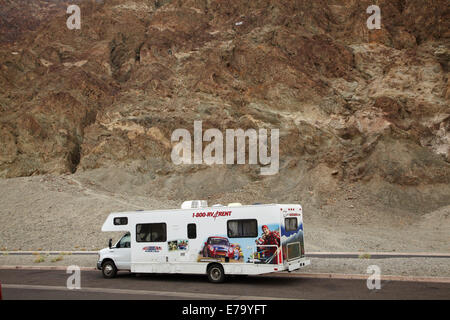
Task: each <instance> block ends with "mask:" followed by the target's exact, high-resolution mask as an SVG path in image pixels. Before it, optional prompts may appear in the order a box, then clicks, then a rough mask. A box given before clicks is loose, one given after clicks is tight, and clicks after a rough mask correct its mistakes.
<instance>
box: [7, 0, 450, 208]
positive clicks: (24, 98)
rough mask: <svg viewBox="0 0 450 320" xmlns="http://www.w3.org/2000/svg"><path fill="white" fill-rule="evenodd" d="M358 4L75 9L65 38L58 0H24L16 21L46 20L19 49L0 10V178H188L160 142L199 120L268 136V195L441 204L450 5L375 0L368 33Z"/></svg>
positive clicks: (245, 175) (446, 157) (26, 32)
mask: <svg viewBox="0 0 450 320" xmlns="http://www.w3.org/2000/svg"><path fill="white" fill-rule="evenodd" d="M3 2H4V1H3ZM371 2H373V1H348V0H346V1H344V0H332V1H325V0H318V1H307V0H295V1H293V0H281V1H269V0H264V1H263V0H257V1H250V2H249V1H242V0H230V1H195V0H190V1H159V0H158V1H145V0H142V1H131V0H130V1H116V0H104V1H84V2H81V4H80V7H81V15H82V27H81V30H69V29H68V28H67V27H66V19H67V17H68V15H67V14H65V10H66V8H67V7H66V4H65V3H64V2H62V1H33V2H32V3H34V5H33V6H34V7H33V8H30V9H29V10H28V11H27V10H22V13H21V14H22V15H26V14H29V15H30V17H33V16H36V15H35V13H36V12H40V14H41V15H40V17H43V16H44V13H43V11H42V10H44V12H47V13H48V12H51V14H46V15H45V17H46V18H45V19H41V20H39V19H35V20H33V21H35V22H33V26H32V27H30V26H22V27H21V28H22V29H20V30H19V31H17V34H19V33H20V35H21V38H17V39H15V38H14V37H12V34H10V33H9V32H10V30H11V23H12V22H11V19H12V18H11V17H13V20H14V21H16V20H18V19H24V18H26V17H23V16H20V17H16V16H15V14H16V13H17V12H16V11H14V10H11V7H10V6H1V8H0V13H1V17H2V20H0V21H1V23H0V32H1V37H0V40H1V41H2V42H3V43H2V45H1V47H0V115H1V117H0V131H1V135H0V176H1V177H6V178H8V177H15V176H26V175H33V174H43V173H71V172H72V173H73V172H75V171H77V170H90V169H95V168H106V167H111V166H114V167H130V168H133V170H137V171H138V172H141V173H142V174H147V173H150V174H152V175H153V174H156V175H159V176H161V175H163V176H164V177H165V178H166V179H169V178H170V177H173V178H174V179H175V178H176V177H179V176H180V174H181V173H183V175H184V177H185V178H184V179H187V178H186V177H188V176H190V175H194V174H197V173H198V172H199V171H202V170H206V171H208V170H212V168H209V167H205V166H191V167H186V166H181V167H180V166H175V165H173V164H172V162H171V159H170V153H171V143H170V137H171V133H172V132H173V130H175V129H176V128H186V129H188V130H190V131H191V132H192V130H193V123H194V120H202V121H203V129H204V130H206V129H208V128H218V129H220V130H222V131H223V132H224V130H225V129H227V128H242V129H248V128H255V129H258V128H279V129H280V174H279V176H278V177H267V178H266V179H267V182H268V183H269V184H270V183H272V184H273V186H274V189H277V190H278V192H279V194H290V193H291V192H293V193H295V192H298V193H299V194H303V192H306V191H305V190H306V189H304V188H305V187H304V184H305V183H307V182H308V181H309V183H310V186H311V187H312V188H319V189H320V190H321V191H322V192H324V193H327V192H330V191H331V190H330V189H333V188H334V187H333V186H334V185H336V184H339V183H344V184H350V183H358V184H361V185H364V186H366V187H367V188H368V190H372V191H373V192H374V194H375V195H377V194H383V193H384V192H388V191H387V190H391V191H389V192H388V193H395V192H400V193H401V195H399V196H398V197H402V199H408V200H407V201H406V200H403V201H400V200H399V201H396V200H392V202H390V203H391V204H393V205H395V204H398V205H403V204H404V203H409V204H411V206H412V207H416V208H417V205H419V207H420V208H423V207H426V206H425V204H424V201H425V202H427V201H428V203H430V201H431V202H432V203H433V206H440V205H444V204H448V203H450V197H448V194H450V187H449V185H450V133H449V129H450V107H449V99H450V93H449V90H448V89H449V80H448V61H449V49H450V48H449V47H450V41H449V39H450V26H449V21H450V19H449V18H450V17H449V15H450V14H449V8H448V2H447V1H446V0H441V1H440V0H434V1H430V2H429V3H428V4H427V6H426V7H424V6H423V1H421V0H385V1H383V0H380V1H378V5H379V6H380V8H381V18H382V20H381V22H382V25H381V26H382V28H381V29H380V30H369V29H368V28H367V26H366V20H367V18H368V17H369V15H368V14H367V13H366V9H367V7H368V6H370V5H371V4H372V3H371ZM6 3H9V4H11V3H12V2H11V1H6ZM63 4H64V5H63ZM50 5H51V7H50ZM23 6H24V8H26V6H27V4H26V3H24V4H23ZM30 6H31V5H30ZM42 8H44V9H42ZM50 8H51V10H50ZM27 12H28V13H27ZM38 16H39V15H38ZM30 30H34V31H30ZM12 38H13V39H12ZM12 40H16V42H15V43H12V42H11V41H12ZM214 170H219V171H220V172H222V173H225V175H226V172H228V171H230V172H231V171H232V172H233V175H234V174H236V175H238V176H239V177H240V178H239V179H238V178H236V179H235V180H236V181H237V180H239V181H241V183H242V184H245V183H249V181H253V180H258V179H260V178H261V177H258V175H257V171H256V170H253V168H252V167H251V166H238V167H237V168H236V167H233V168H229V167H226V166H223V167H219V168H214ZM235 170H237V172H236V171H235ZM206 171H205V172H206ZM283 177H285V178H286V180H283ZM245 181H247V182H245ZM283 181H286V183H284V182H283ZM287 181H289V182H288V183H287ZM324 181H325V182H326V183H324ZM220 183H221V182H217V184H220ZM275 186H276V188H275ZM212 187H214V184H213V185H212ZM436 190H439V191H438V192H436ZM211 192H213V191H211ZM193 195H197V193H195V192H193ZM198 195H205V196H208V195H209V194H198ZM417 195H422V197H421V198H420V199H418V198H417V197H416V196H417ZM396 197H397V196H396V195H394V196H392V198H396ZM405 197H406V198H405ZM414 199H415V200H414ZM292 200H295V199H294V198H292Z"/></svg>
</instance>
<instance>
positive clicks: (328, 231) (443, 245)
mask: <svg viewBox="0 0 450 320" xmlns="http://www.w3.org/2000/svg"><path fill="white" fill-rule="evenodd" d="M117 177H119V175H117ZM109 184H111V182H110V177H103V176H102V175H101V174H97V176H95V174H94V173H93V172H89V173H81V174H75V175H61V176H54V175H45V176H32V177H22V178H13V179H0V191H1V194H2V196H1V197H0V251H8V250H9V251H20V250H22V251H24V250H29V251H37V250H40V251H42V250H51V251H56V250H58V251H59V250H62V251H85V250H87V251H96V250H99V249H101V248H104V247H106V246H107V242H108V239H109V238H113V240H116V239H118V238H119V237H120V236H121V235H122V234H119V233H104V232H101V230H100V229H101V226H102V224H103V222H104V220H105V218H106V217H107V215H108V214H109V213H110V212H115V211H127V210H134V209H142V208H146V209H150V210H151V209H162V208H177V207H179V204H180V203H179V202H180V201H179V200H174V199H161V198H156V197H152V196H150V195H148V196H145V193H143V192H141V191H139V190H137V189H136V190H137V191H136V190H135V189H133V181H132V180H127V179H123V181H122V180H120V181H114V185H120V186H121V189H120V191H119V190H116V189H114V187H112V186H110V185H109ZM126 188H128V189H129V190H130V191H129V192H125V191H124V189H126ZM134 191H136V192H134ZM138 191H139V192H138ZM244 193H245V190H244V191H242V192H241V196H242V194H244ZM235 198H237V199H239V198H238V197H237V195H236V197H235V195H234V194H226V195H223V198H218V199H214V202H215V201H217V202H219V203H227V200H228V199H235ZM244 200H245V199H244ZM250 201H251V200H249V199H248V200H247V202H244V201H243V203H251V202H250ZM341 203H343V202H340V201H336V203H335V204H334V205H327V206H324V207H322V208H316V207H314V206H310V205H309V204H308V203H307V202H305V204H304V205H303V207H304V212H305V216H304V224H305V246H306V251H307V252H308V251H318V252H361V253H365V252H428V253H450V243H449V241H448V230H450V206H447V207H442V208H440V209H439V210H436V211H433V212H429V213H426V214H423V215H420V216H418V215H417V214H407V213H400V214H397V212H395V213H394V212H389V211H388V210H386V208H384V209H380V208H377V207H374V208H369V207H364V205H362V204H361V205H360V206H355V207H354V208H352V209H351V210H350V209H349V207H348V204H347V203H346V204H345V206H340V204H341ZM302 204H303V203H302ZM370 210H372V211H370ZM54 257H55V256H49V257H44V260H45V261H44V262H41V263H35V262H34V260H36V257H35V256H0V265H8V264H13V265H16V264H30V265H44V264H45V265H70V264H77V265H80V266H95V263H96V261H95V260H96V257H95V256H68V255H66V256H63V259H62V260H61V261H56V262H51V260H52V259H53V258H54ZM448 261H449V260H448V259H435V258H414V259H413V258H408V259H400V258H399V259H393V258H391V259H368V260H364V259H324V258H312V266H310V267H308V268H307V269H305V271H307V272H312V273H314V272H334V273H357V274H365V273H366V270H367V266H368V265H370V264H377V265H379V266H380V268H381V269H382V272H383V273H384V274H393V275H417V276H449V270H450V268H449V267H450V265H449V262H448Z"/></svg>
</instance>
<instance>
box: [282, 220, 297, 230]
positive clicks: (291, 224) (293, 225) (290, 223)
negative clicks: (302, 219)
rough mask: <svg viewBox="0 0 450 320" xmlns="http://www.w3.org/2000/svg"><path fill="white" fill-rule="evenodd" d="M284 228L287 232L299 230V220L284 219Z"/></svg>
mask: <svg viewBox="0 0 450 320" xmlns="http://www.w3.org/2000/svg"><path fill="white" fill-rule="evenodd" d="M284 226H285V228H286V231H297V228H298V224H297V218H286V219H284Z"/></svg>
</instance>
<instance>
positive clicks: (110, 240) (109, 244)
mask: <svg viewBox="0 0 450 320" xmlns="http://www.w3.org/2000/svg"><path fill="white" fill-rule="evenodd" d="M108 247H109V248H110V249H111V247H112V239H109V241H108Z"/></svg>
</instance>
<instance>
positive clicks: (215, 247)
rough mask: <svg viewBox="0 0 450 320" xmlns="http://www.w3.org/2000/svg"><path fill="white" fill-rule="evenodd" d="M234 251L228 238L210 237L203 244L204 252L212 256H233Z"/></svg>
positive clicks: (204, 254)
mask: <svg viewBox="0 0 450 320" xmlns="http://www.w3.org/2000/svg"><path fill="white" fill-rule="evenodd" d="M234 251H235V250H234V248H233V247H232V246H231V245H230V242H229V241H228V239H227V238H224V237H209V238H208V240H207V241H206V242H205V244H204V246H203V250H202V254H203V256H204V257H211V258H233V257H234Z"/></svg>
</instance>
